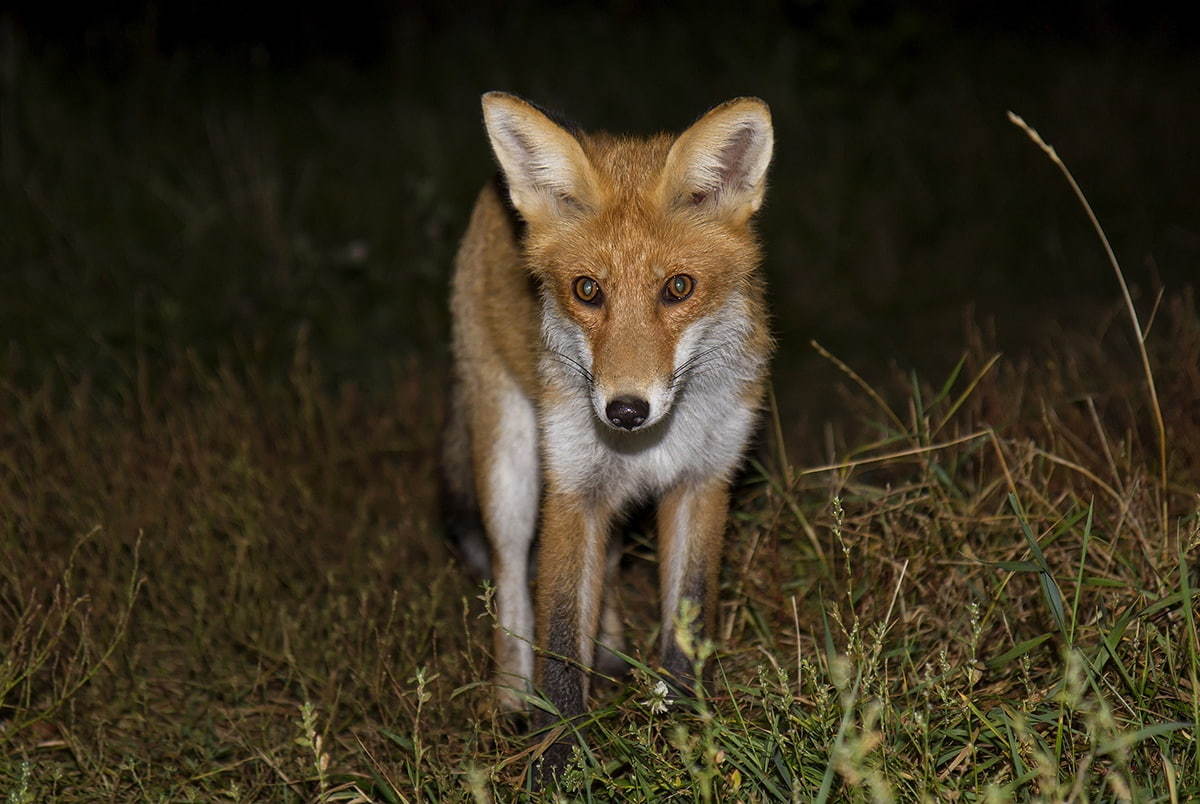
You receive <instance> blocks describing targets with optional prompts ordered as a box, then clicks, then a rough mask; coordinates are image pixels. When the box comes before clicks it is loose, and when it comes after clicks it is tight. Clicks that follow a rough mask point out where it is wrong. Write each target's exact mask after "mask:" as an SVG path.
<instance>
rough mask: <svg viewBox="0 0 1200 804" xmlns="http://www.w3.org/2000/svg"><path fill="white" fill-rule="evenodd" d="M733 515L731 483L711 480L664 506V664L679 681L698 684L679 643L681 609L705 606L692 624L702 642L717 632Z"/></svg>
mask: <svg viewBox="0 0 1200 804" xmlns="http://www.w3.org/2000/svg"><path fill="white" fill-rule="evenodd" d="M728 512H729V483H728V481H726V480H725V479H724V478H710V479H708V480H704V481H701V482H699V483H684V484H680V485H679V486H676V487H675V488H673V489H671V490H670V491H668V492H667V494H666V495H664V496H663V498H662V500H661V501H660V502H659V507H658V577H659V590H660V597H661V600H662V632H661V633H662V641H661V643H660V650H661V651H662V664H663V667H664V668H666V670H667V671H668V672H670V673H671V675H673V676H675V678H676V679H678V680H680V681H682V682H684V683H689V682H691V681H692V680H693V676H694V674H693V668H692V660H691V659H689V658H688V657H687V656H686V655H684V653H683V650H682V649H681V648H680V647H679V644H678V642H677V641H676V639H675V622H676V619H677V618H678V615H679V610H680V604H681V603H682V602H683V601H684V600H691V601H692V602H694V603H695V604H697V605H698V606H699V607H700V617H699V618H697V621H696V622H695V623H693V624H692V637H693V639H694V640H695V641H696V642H699V641H700V640H701V639H705V638H708V639H711V638H712V637H713V636H714V635H715V632H716V622H717V591H718V585H719V582H720V567H721V547H722V544H723V542H724V536H725V519H726V516H727V515H728Z"/></svg>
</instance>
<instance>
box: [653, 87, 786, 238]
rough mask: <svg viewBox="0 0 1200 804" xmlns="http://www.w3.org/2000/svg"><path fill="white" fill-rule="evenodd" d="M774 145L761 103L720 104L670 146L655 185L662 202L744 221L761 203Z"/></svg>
mask: <svg viewBox="0 0 1200 804" xmlns="http://www.w3.org/2000/svg"><path fill="white" fill-rule="evenodd" d="M774 143H775V135H774V133H773V131H772V129H771V110H770V108H769V107H768V106H767V104H766V103H764V102H763V101H761V100H759V99H758V98H735V99H733V100H731V101H727V102H725V103H723V104H721V105H720V106H718V107H716V108H715V109H712V110H711V111H709V112H708V114H706V115H704V117H701V118H700V119H699V120H697V121H696V122H695V123H694V124H693V125H692V127H691V128H689V129H688V130H687V131H685V132H683V133H682V134H680V135H679V137H678V138H677V139H676V140H675V143H674V145H672V146H671V150H670V152H669V153H668V154H667V162H666V166H665V168H664V169H663V177H662V182H661V184H660V191H661V192H662V194H663V198H662V200H663V202H664V204H667V205H670V206H681V207H693V208H698V209H708V210H712V211H713V212H715V213H716V214H718V215H720V216H722V217H727V218H730V219H732V220H734V221H735V222H737V223H742V222H744V221H745V220H746V219H747V218H749V217H750V216H751V215H753V214H754V213H755V212H757V211H758V208H759V207H760V206H762V200H763V194H764V193H765V192H766V188H767V182H766V178H767V166H768V165H769V164H770V163H771V152H772V149H773V148H774Z"/></svg>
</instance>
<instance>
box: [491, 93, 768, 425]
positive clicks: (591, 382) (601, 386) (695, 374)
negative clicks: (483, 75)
mask: <svg viewBox="0 0 1200 804" xmlns="http://www.w3.org/2000/svg"><path fill="white" fill-rule="evenodd" d="M483 114H484V120H485V123H486V126H487V132H488V137H489V138H490V139H491V143H492V148H493V150H494V151H495V153H496V157H497V159H498V160H499V163H500V166H501V169H502V170H503V173H504V177H505V179H506V182H507V185H508V191H509V195H510V197H511V200H512V204H513V206H514V207H515V208H516V210H517V212H518V213H519V214H520V215H521V217H522V218H523V219H524V221H525V223H526V231H525V241H524V249H525V259H526V262H527V265H528V268H529V270H530V271H531V272H532V273H533V274H534V275H535V276H536V277H537V279H538V280H539V281H540V284H541V287H542V300H543V320H542V335H543V339H544V342H545V343H544V346H545V349H546V352H545V354H546V356H547V357H546V359H545V360H543V365H544V370H545V371H546V372H547V373H548V374H549V376H550V377H551V378H552V379H554V380H556V382H557V383H558V386H559V387H560V388H561V389H562V390H564V391H567V392H571V391H573V390H575V389H580V388H582V389H585V390H586V392H587V394H588V395H589V397H590V400H591V404H592V408H593V410H594V411H595V414H596V416H597V417H598V418H599V419H600V420H601V421H603V422H604V423H605V424H606V425H608V426H609V427H611V428H615V429H618V430H637V429H641V428H649V427H652V426H653V425H655V424H656V423H657V422H659V421H661V420H662V419H663V418H664V417H665V416H667V414H668V413H669V412H670V410H671V406H672V404H673V402H674V400H675V399H676V396H677V394H678V393H679V391H680V390H681V389H682V388H683V387H685V386H686V385H687V384H689V383H692V382H706V381H708V382H711V381H715V380H716V377H717V376H723V377H725V378H728V377H729V376H731V374H732V376H737V375H739V374H742V373H744V374H745V375H746V376H747V377H750V376H754V372H755V371H756V370H757V368H758V366H759V365H760V364H761V362H762V356H763V355H765V352H766V343H765V341H766V338H767V335H766V333H765V330H764V329H763V328H762V327H761V326H758V325H757V322H758V319H759V318H760V316H758V315H757V313H758V311H759V306H760V304H761V300H760V296H761V290H760V288H759V284H758V279H757V278H756V269H757V267H758V263H759V260H760V254H759V249H758V245H757V241H756V239H755V236H754V232H753V230H752V228H751V218H752V217H753V215H754V213H755V212H756V211H757V210H758V208H759V206H760V205H761V204H762V200H763V193H764V191H765V187H766V173H767V165H768V164H769V163H770V161H771V149H772V143H773V134H772V130H771V115H770V110H769V109H768V108H767V105H766V104H765V103H763V102H762V101H761V100H758V99H757V98H737V99H735V100H731V101H728V102H727V103H724V104H722V105H721V106H718V107H716V108H715V109H712V110H711V111H709V112H708V113H707V114H705V115H704V116H703V117H702V118H700V120H698V121H697V122H696V123H695V124H693V125H692V126H691V127H690V128H689V129H687V130H686V131H685V132H683V133H682V134H680V135H679V136H674V137H673V136H669V135H657V136H654V137H651V138H648V139H632V138H620V137H612V136H609V135H605V134H594V135H588V134H583V133H581V132H577V131H573V130H569V129H568V128H566V127H564V126H562V125H560V124H558V123H556V122H554V121H553V120H551V119H550V118H549V117H548V116H547V115H545V114H544V113H543V112H541V111H540V110H538V109H537V108H536V107H534V106H533V105H531V104H529V103H527V102H525V101H523V100H521V99H520V98H517V97H515V96H513V95H508V94H504V93H500V92H491V93H488V94H486V95H484V96H483ZM758 347H761V348H758ZM746 361H750V362H754V365H753V366H751V365H748V364H746V365H742V366H739V363H745V362H746ZM717 368H720V369H721V372H719V374H718V372H716V371H715V369H717Z"/></svg>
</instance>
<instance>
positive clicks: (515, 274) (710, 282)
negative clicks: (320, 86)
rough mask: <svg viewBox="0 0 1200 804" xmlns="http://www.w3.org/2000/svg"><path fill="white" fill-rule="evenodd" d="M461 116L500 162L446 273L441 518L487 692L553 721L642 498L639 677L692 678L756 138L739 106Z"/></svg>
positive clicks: (750, 295) (715, 555)
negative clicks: (648, 631)
mask: <svg viewBox="0 0 1200 804" xmlns="http://www.w3.org/2000/svg"><path fill="white" fill-rule="evenodd" d="M482 109H483V123H484V128H485V130H486V133H487V138H488V141H489V143H490V145H491V150H492V153H493V154H494V156H495V159H496V162H497V163H498V166H499V170H498V173H497V175H496V176H495V178H494V179H493V180H492V181H490V182H488V183H487V184H486V185H485V186H484V188H483V189H482V191H481V192H480V193H479V195H478V197H477V199H476V202H475V206H474V209H473V211H472V213H471V216H470V220H469V223H468V226H467V229H466V233H465V234H464V236H463V239H462V241H461V245H460V248H459V250H458V252H457V256H456V258H455V265H454V270H453V278H452V282H451V293H450V310H451V351H452V357H453V361H452V365H453V371H452V377H451V392H450V398H449V405H448V413H447V419H446V426H445V433H444V454H443V462H442V467H443V489H444V495H445V498H446V510H447V516H448V517H449V518H450V520H451V522H450V526H451V530H454V531H455V532H456V534H457V538H458V539H459V542H460V547H461V552H462V554H463V555H464V556H466V557H467V560H468V562H469V563H471V564H472V565H473V566H475V568H476V569H478V570H480V571H482V572H489V571H490V576H491V579H492V582H493V590H494V598H493V600H494V603H495V612H496V619H497V627H496V628H495V644H494V660H495V663H496V679H495V689H496V693H497V702H498V704H499V706H500V707H501V708H502V709H503V710H505V711H511V712H520V711H522V710H524V709H525V708H526V702H527V701H528V700H529V695H530V694H531V693H532V692H534V691H537V692H539V693H540V694H541V695H543V696H544V697H545V699H546V700H547V701H548V702H549V703H550V704H552V706H553V709H555V710H557V713H558V715H559V716H561V717H563V718H570V717H574V716H577V715H580V714H583V713H584V712H585V707H586V701H587V696H588V689H589V672H588V670H589V669H592V668H596V667H598V666H599V665H600V664H603V663H604V661H605V660H606V659H607V661H608V662H609V665H610V666H611V663H612V660H614V659H616V658H617V653H618V652H619V651H620V650H621V646H622V645H623V641H622V639H623V636H622V633H621V630H622V623H621V618H620V612H619V608H618V601H617V599H616V598H617V596H616V591H615V590H616V588H617V585H618V584H617V573H618V571H619V566H620V561H619V559H620V549H619V545H616V544H615V540H614V539H613V530H614V527H615V523H617V522H619V521H620V519H621V517H622V515H623V514H624V513H625V512H626V511H628V510H629V509H630V507H631V506H635V505H638V504H645V503H657V513H656V515H655V516H656V528H657V553H658V562H659V573H658V574H659V586H660V595H659V597H660V602H659V607H660V616H661V630H660V638H659V646H658V650H659V654H660V656H659V661H660V664H661V667H662V669H664V670H665V671H666V672H667V673H668V674H669V675H670V677H671V678H673V679H676V680H678V681H679V682H680V683H681V684H682V685H683V686H684V688H685V689H686V688H687V686H686V685H687V684H689V683H692V682H694V681H695V679H693V678H692V677H691V673H692V664H691V660H690V659H689V658H688V657H687V656H686V655H685V654H684V651H683V648H682V647H681V645H680V643H679V641H678V640H677V639H676V634H675V629H676V624H677V622H678V615H679V612H680V609H681V606H682V605H683V603H684V601H691V602H692V604H694V606H696V607H698V610H699V616H698V617H697V618H696V622H695V626H694V628H693V629H692V631H693V635H694V636H696V637H711V636H712V635H713V634H714V629H715V624H716V614H717V596H718V591H719V590H718V583H719V571H720V566H721V564H720V561H721V555H722V550H723V542H724V535H725V529H726V518H727V515H728V510H729V504H730V484H731V482H732V479H733V476H734V473H735V472H736V470H737V469H738V468H739V466H740V464H741V462H742V460H743V457H744V453H745V451H746V450H747V448H748V444H749V443H750V441H751V439H752V436H753V432H754V429H755V427H756V422H757V420H758V416H759V412H760V410H761V408H762V404H763V398H764V394H765V388H766V382H767V371H768V363H769V360H770V356H771V352H772V349H773V339H772V336H771V334H770V331H769V326H768V318H767V309H766V295H765V294H766V290H765V283H764V280H763V277H762V275H761V272H760V264H761V262H762V258H763V255H762V251H761V246H760V243H759V239H758V236H757V234H756V231H755V226H754V221H755V217H756V213H757V212H758V211H759V209H760V207H761V205H762V203H763V198H764V195H765V192H766V175H767V170H768V166H769V164H770V162H771V158H772V154H773V149H774V133H773V128H772V122H771V113H770V109H769V107H768V106H767V104H766V103H765V102H763V101H762V100H760V99H758V98H753V97H740V98H735V99H732V100H729V101H727V102H725V103H722V104H721V105H719V106H716V107H715V108H713V109H711V110H709V111H708V112H707V113H705V114H704V115H703V116H701V117H700V118H699V119H697V120H696V121H695V122H694V123H693V124H692V125H691V126H690V127H689V128H687V129H686V130H685V131H683V133H681V134H679V135H677V136H673V135H670V134H658V135H654V136H650V137H646V138H638V137H628V136H616V135H611V134H607V133H603V132H596V133H585V132H583V131H581V130H579V129H578V128H577V127H575V126H574V125H572V124H570V123H567V122H565V121H564V120H562V119H561V118H559V117H558V116H556V115H554V114H552V113H550V112H547V111H545V110H543V109H542V108H541V107H539V106H537V105H536V104H534V103H531V102H529V101H526V100H524V99H522V98H520V97H517V96H515V95H512V94H508V93H504V92H488V93H486V94H484V95H483V97H482ZM535 537H536V543H537V549H536V579H534V578H533V577H532V576H533V575H534V574H535V573H534V571H533V570H534V564H533V563H532V562H531V552H532V547H533V545H534V543H535ZM531 582H532V583H533V584H534V585H535V586H536V600H535V596H534V595H531ZM535 646H536V648H537V650H536V651H535ZM598 646H599V649H598ZM535 653H536V656H535ZM598 654H599V655H598ZM617 661H618V662H619V659H617ZM557 719H558V718H557V717H556V716H552V715H549V714H547V713H546V712H545V711H543V710H542V709H536V708H535V710H534V712H533V725H534V726H535V727H536V726H539V725H540V726H547V725H550V724H552V723H554V722H557Z"/></svg>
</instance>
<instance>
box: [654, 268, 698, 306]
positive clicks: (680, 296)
mask: <svg viewBox="0 0 1200 804" xmlns="http://www.w3.org/2000/svg"><path fill="white" fill-rule="evenodd" d="M695 289H696V280H695V279H692V278H691V277H690V276H688V275H687V274H676V275H675V276H673V277H671V278H670V279H668V280H667V284H665V285H663V292H662V297H663V301H665V302H667V303H668V304H674V303H675V302H681V301H683V300H684V299H686V298H687V297H688V296H691V295H692V291H693V290H695Z"/></svg>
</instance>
